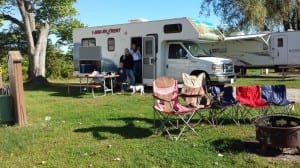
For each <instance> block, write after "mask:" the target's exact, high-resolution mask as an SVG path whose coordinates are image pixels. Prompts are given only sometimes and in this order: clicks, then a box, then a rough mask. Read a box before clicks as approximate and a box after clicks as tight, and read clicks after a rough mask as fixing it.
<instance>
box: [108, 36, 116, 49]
mask: <svg viewBox="0 0 300 168" xmlns="http://www.w3.org/2000/svg"><path fill="white" fill-rule="evenodd" d="M107 50H108V51H115V39H114V38H108V39H107Z"/></svg>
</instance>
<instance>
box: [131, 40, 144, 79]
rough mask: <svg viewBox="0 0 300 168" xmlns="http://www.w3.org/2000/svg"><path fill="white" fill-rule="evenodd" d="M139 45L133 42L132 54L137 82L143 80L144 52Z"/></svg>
mask: <svg viewBox="0 0 300 168" xmlns="http://www.w3.org/2000/svg"><path fill="white" fill-rule="evenodd" d="M138 48H139V47H138V46H136V44H134V43H133V44H132V46H131V50H130V54H131V55H132V57H133V72H134V75H135V79H136V82H138V83H141V82H142V54H141V52H140V50H139V49H138Z"/></svg>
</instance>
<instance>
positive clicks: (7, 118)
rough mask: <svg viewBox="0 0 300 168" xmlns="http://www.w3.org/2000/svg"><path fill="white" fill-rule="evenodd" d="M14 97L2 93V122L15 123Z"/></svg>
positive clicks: (0, 122) (0, 103) (0, 104)
mask: <svg viewBox="0 0 300 168" xmlns="http://www.w3.org/2000/svg"><path fill="white" fill-rule="evenodd" d="M12 108H13V107H12V97H11V96H5V95H0V124H11V123H13V121H14V119H13V114H12V112H13V111H12Z"/></svg>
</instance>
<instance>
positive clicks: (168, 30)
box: [164, 24, 182, 33]
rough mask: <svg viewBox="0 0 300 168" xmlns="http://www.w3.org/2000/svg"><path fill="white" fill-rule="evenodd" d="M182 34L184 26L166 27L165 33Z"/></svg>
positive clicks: (170, 25)
mask: <svg viewBox="0 0 300 168" xmlns="http://www.w3.org/2000/svg"><path fill="white" fill-rule="evenodd" d="M180 32H182V24H168V25H164V33H180Z"/></svg>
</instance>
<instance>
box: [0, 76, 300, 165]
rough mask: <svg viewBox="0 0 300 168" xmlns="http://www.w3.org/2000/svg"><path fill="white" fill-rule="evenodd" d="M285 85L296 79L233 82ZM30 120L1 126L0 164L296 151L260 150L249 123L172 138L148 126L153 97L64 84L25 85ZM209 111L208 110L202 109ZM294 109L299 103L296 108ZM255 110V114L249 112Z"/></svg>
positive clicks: (277, 156)
mask: <svg viewBox="0 0 300 168" xmlns="http://www.w3.org/2000/svg"><path fill="white" fill-rule="evenodd" d="M266 83H270V84H275V83H276V84H279V83H283V84H286V85H287V87H288V88H297V89H298V88H299V89H300V84H299V83H300V82H299V79H298V78H289V80H286V81H281V80H280V79H277V78H256V77H252V78H243V79H240V78H239V79H237V82H236V83H235V85H243V84H247V85H251V84H266ZM25 96H26V107H27V117H28V123H29V124H28V126H26V127H19V126H5V125H3V126H2V127H1V128H0V134H1V136H0V164H1V165H0V167H299V166H300V162H299V160H300V159H299V153H296V154H288V152H287V153H286V154H282V153H281V152H280V151H278V150H274V149H270V150H268V151H267V152H262V150H261V146H260V144H259V143H258V142H257V141H256V139H255V126H254V125H253V124H251V123H245V124H241V125H240V126H237V125H235V124H234V123H233V122H232V121H231V120H228V122H226V123H225V124H223V125H222V126H218V127H212V126H211V125H209V124H208V123H207V122H206V120H203V121H202V122H201V124H200V125H198V126H197V127H196V131H197V132H198V134H199V135H198V136H195V135H194V134H193V133H192V132H186V133H185V134H184V135H183V137H181V139H179V140H178V141H177V142H173V141H170V140H169V139H168V138H167V137H166V136H165V135H161V134H158V135H157V134H154V133H153V131H152V123H153V111H152V103H153V100H152V95H151V93H146V94H145V95H143V96H139V95H138V94H136V95H133V96H131V95H130V94H125V95H114V96H111V95H108V96H106V97H99V98H91V94H90V93H83V94H80V93H79V91H78V89H77V88H74V90H73V92H72V94H71V96H67V91H66V87H65V86H61V85H56V84H55V85H51V86H46V87H38V88H37V87H35V86H31V85H26V86H25ZM201 113H203V114H204V115H207V111H205V110H203V111H201ZM295 114H297V115H300V103H299V102H297V103H296V106H295ZM254 115H255V114H254Z"/></svg>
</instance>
